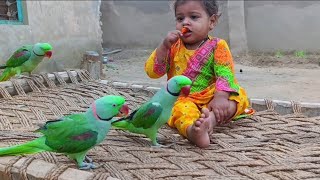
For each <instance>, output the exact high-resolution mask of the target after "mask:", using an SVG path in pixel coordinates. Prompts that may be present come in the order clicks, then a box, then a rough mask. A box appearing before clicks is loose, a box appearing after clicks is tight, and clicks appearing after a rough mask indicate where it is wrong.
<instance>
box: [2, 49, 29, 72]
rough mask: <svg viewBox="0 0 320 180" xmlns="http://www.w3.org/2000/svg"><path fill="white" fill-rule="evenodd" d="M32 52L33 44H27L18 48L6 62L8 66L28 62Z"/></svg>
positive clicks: (16, 65)
mask: <svg viewBox="0 0 320 180" xmlns="http://www.w3.org/2000/svg"><path fill="white" fill-rule="evenodd" d="M31 53H32V45H26V46H23V47H22V48H19V49H18V50H16V51H15V52H14V53H13V55H12V56H11V57H10V59H9V60H8V61H7V62H6V66H7V67H18V66H21V65H22V64H23V63H24V62H26V61H27V60H28V59H29V58H30V57H31Z"/></svg>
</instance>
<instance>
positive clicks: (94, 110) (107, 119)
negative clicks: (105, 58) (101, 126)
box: [92, 103, 112, 121]
mask: <svg viewBox="0 0 320 180" xmlns="http://www.w3.org/2000/svg"><path fill="white" fill-rule="evenodd" d="M92 111H93V116H94V117H95V118H96V120H100V121H110V120H111V119H112V117H111V118H106V119H103V118H101V117H100V116H99V115H98V114H97V107H96V103H92Z"/></svg>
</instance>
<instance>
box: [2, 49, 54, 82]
mask: <svg viewBox="0 0 320 180" xmlns="http://www.w3.org/2000/svg"><path fill="white" fill-rule="evenodd" d="M51 56H52V46H51V45H50V44H48V43H37V44H35V45H25V46H23V47H21V48H19V49H18V50H16V51H15V52H14V53H13V55H12V56H11V57H10V58H9V60H8V61H7V62H6V64H5V65H2V66H0V69H4V71H3V72H2V75H1V76H0V82H1V81H6V80H8V79H10V77H12V76H14V75H16V76H18V77H20V76H21V73H23V72H28V73H29V75H30V74H31V72H32V71H33V70H34V69H35V68H36V67H37V66H38V64H39V63H40V62H41V61H42V59H43V58H44V57H48V58H51Z"/></svg>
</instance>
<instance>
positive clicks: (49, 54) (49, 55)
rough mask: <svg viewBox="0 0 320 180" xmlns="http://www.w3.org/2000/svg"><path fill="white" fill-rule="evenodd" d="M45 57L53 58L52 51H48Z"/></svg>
mask: <svg viewBox="0 0 320 180" xmlns="http://www.w3.org/2000/svg"><path fill="white" fill-rule="evenodd" d="M44 56H45V57H47V58H49V59H50V58H51V56H52V51H47V52H46V53H45V54H44Z"/></svg>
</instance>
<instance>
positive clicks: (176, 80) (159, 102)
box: [112, 75, 192, 146]
mask: <svg viewBox="0 0 320 180" xmlns="http://www.w3.org/2000/svg"><path fill="white" fill-rule="evenodd" d="M191 84H192V81H191V80H190V79H189V78H188V77H186V76H183V75H179V76H174V77H173V78H171V79H170V80H169V81H168V82H167V85H166V88H162V89H160V90H159V91H158V92H157V93H156V94H155V95H154V96H153V97H152V98H151V99H150V100H149V101H148V102H146V103H144V104H143V105H141V106H140V107H139V108H138V109H136V110H135V111H133V112H132V113H130V115H129V116H127V117H124V118H120V119H115V120H113V122H112V126H113V127H115V128H118V129H123V130H128V131H129V132H132V133H137V134H144V135H146V136H147V137H148V138H149V139H150V140H151V142H152V145H153V146H163V145H161V144H159V143H158V142H157V135H158V129H160V128H161V127H162V126H163V125H164V124H165V123H167V121H168V120H169V118H170V116H171V111H172V108H173V105H174V103H175V102H176V100H177V98H178V97H179V95H180V92H182V93H183V94H184V95H186V96H187V95H189V93H190V86H191Z"/></svg>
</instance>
